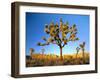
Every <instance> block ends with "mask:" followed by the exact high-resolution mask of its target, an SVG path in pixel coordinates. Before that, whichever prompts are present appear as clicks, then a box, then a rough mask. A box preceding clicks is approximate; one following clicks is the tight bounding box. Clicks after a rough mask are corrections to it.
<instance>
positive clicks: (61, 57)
mask: <svg viewBox="0 0 100 80" xmlns="http://www.w3.org/2000/svg"><path fill="white" fill-rule="evenodd" d="M60 59H61V60H63V56H62V47H60Z"/></svg>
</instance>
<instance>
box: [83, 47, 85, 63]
mask: <svg viewBox="0 0 100 80" xmlns="http://www.w3.org/2000/svg"><path fill="white" fill-rule="evenodd" d="M83 63H85V54H84V49H83Z"/></svg>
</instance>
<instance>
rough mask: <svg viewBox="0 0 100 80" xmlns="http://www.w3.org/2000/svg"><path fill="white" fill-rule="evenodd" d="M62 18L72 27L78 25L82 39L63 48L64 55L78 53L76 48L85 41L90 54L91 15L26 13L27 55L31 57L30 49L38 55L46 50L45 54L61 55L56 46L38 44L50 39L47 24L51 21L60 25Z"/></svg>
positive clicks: (78, 35) (79, 36)
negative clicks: (46, 31)
mask: <svg viewBox="0 0 100 80" xmlns="http://www.w3.org/2000/svg"><path fill="white" fill-rule="evenodd" d="M60 18H62V20H63V22H64V23H66V22H67V21H68V22H69V25H70V26H72V25H73V24H76V26H77V29H78V34H77V37H78V38H79V39H80V40H79V41H76V42H69V43H68V44H67V45H66V46H65V47H64V48H63V54H72V53H76V47H77V46H78V45H79V44H80V43H82V42H83V41H85V42H86V47H85V49H86V51H88V52H89V32H90V31H89V26H90V25H89V15H75V14H51V13H32V12H26V55H29V49H30V48H34V49H35V52H36V53H41V49H42V48H44V49H45V54H47V53H56V54H58V55H59V54H60V50H59V47H58V46H57V45H55V44H50V45H48V46H37V43H38V42H43V40H42V37H49V35H47V34H46V33H45V32H44V28H45V24H50V22H51V21H53V22H54V23H55V24H56V22H57V23H58V24H59V21H60Z"/></svg>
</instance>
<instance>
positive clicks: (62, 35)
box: [38, 19, 79, 47]
mask: <svg viewBox="0 0 100 80" xmlns="http://www.w3.org/2000/svg"><path fill="white" fill-rule="evenodd" d="M44 31H45V32H46V34H48V35H49V38H48V39H46V38H45V37H43V38H42V39H43V40H44V41H45V43H44V44H42V43H40V42H39V43H38V45H39V46H45V45H49V44H50V43H52V44H57V45H58V46H60V47H64V46H65V45H66V44H67V43H68V42H69V41H76V40H79V38H76V34H77V28H76V25H75V24H74V25H72V26H71V27H70V26H69V24H68V22H66V24H64V23H63V21H62V19H60V25H58V24H57V23H56V24H54V23H53V22H51V23H50V24H49V25H48V24H46V25H45V29H44ZM68 35H69V36H68Z"/></svg>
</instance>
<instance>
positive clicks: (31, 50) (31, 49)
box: [30, 48, 35, 59]
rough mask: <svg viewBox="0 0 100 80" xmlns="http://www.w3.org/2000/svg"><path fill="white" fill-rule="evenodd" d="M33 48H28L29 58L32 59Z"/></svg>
mask: <svg viewBox="0 0 100 80" xmlns="http://www.w3.org/2000/svg"><path fill="white" fill-rule="evenodd" d="M34 51H35V50H34V49H33V48H30V59H32V54H33V53H34Z"/></svg>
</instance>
